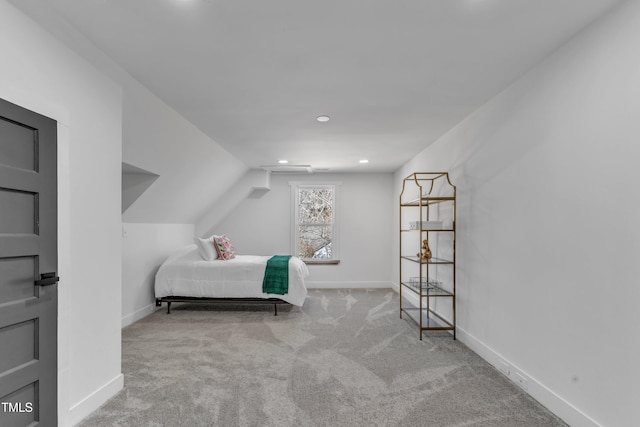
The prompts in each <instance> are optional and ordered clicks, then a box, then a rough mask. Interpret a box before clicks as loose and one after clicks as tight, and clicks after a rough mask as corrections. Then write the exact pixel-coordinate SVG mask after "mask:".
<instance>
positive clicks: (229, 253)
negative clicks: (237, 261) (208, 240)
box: [213, 235, 236, 261]
mask: <svg viewBox="0 0 640 427" xmlns="http://www.w3.org/2000/svg"><path fill="white" fill-rule="evenodd" d="M213 244H214V246H215V247H216V251H217V252H218V256H219V257H220V259H221V260H223V261H227V260H229V259H234V258H235V257H236V250H235V249H234V247H233V245H232V244H231V241H230V240H229V238H228V237H227V236H225V235H222V236H215V237H214V238H213Z"/></svg>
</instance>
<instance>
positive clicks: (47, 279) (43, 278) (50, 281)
mask: <svg viewBox="0 0 640 427" xmlns="http://www.w3.org/2000/svg"><path fill="white" fill-rule="evenodd" d="M59 280H60V278H59V277H58V276H56V272H55V271H52V272H51V273H42V274H41V275H40V280H36V281H35V285H36V286H49V285H55V284H56V283H58V281H59Z"/></svg>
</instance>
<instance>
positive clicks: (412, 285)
mask: <svg viewBox="0 0 640 427" xmlns="http://www.w3.org/2000/svg"><path fill="white" fill-rule="evenodd" d="M402 285H403V286H404V287H405V288H407V289H409V290H411V291H413V292H414V293H415V294H416V295H418V296H422V297H452V296H453V293H451V292H449V291H447V290H445V289H442V288H441V287H439V286H436V285H426V284H423V285H422V292H420V286H418V283H416V282H402Z"/></svg>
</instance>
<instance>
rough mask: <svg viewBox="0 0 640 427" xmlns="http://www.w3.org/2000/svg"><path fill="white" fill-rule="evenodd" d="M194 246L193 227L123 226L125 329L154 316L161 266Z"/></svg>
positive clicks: (123, 324)
mask: <svg viewBox="0 0 640 427" xmlns="http://www.w3.org/2000/svg"><path fill="white" fill-rule="evenodd" d="M192 243H193V224H135V223H124V224H122V326H123V327H124V326H127V325H130V324H131V323H133V322H135V321H137V320H139V319H141V318H143V317H145V316H146V315H148V314H150V313H152V312H153V311H154V309H155V296H154V291H153V286H154V283H155V275H156V273H157V271H158V268H159V267H160V265H161V264H162V263H163V262H164V261H165V260H166V259H167V258H168V257H169V255H171V254H172V253H174V252H175V251H176V249H177V248H180V247H183V246H186V245H189V244H192Z"/></svg>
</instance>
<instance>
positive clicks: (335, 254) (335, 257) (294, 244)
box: [289, 181, 342, 264]
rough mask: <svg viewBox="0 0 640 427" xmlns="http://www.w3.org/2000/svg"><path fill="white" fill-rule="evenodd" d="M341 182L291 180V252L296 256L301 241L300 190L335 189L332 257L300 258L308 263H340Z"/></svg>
mask: <svg viewBox="0 0 640 427" xmlns="http://www.w3.org/2000/svg"><path fill="white" fill-rule="evenodd" d="M341 184H342V183H341V182H331V181H322V182H311V181H292V182H289V185H290V186H291V204H292V207H293V209H292V210H291V212H292V217H291V253H292V254H294V256H298V254H299V251H298V243H299V230H300V228H299V225H300V223H299V222H298V218H299V216H298V214H299V207H300V200H299V190H301V189H306V188H330V189H332V190H333V218H332V221H333V222H332V223H331V226H332V227H333V229H332V237H331V258H329V259H314V258H300V259H302V261H303V262H304V263H306V264H339V263H340V251H339V247H340V246H339V240H340V234H339V223H340V221H339V219H338V212H339V204H340V198H339V195H340V185H341Z"/></svg>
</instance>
